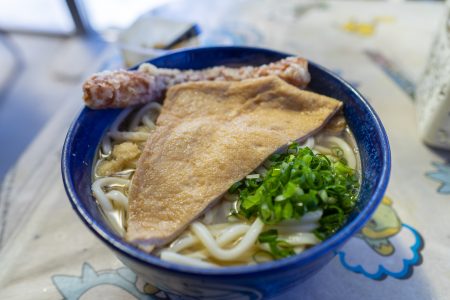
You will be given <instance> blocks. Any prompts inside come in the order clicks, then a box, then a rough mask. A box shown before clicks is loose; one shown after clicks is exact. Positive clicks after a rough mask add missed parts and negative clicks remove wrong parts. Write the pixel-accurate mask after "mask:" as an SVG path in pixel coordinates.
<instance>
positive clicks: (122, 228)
mask: <svg viewBox="0 0 450 300" xmlns="http://www.w3.org/2000/svg"><path fill="white" fill-rule="evenodd" d="M160 110H161V106H160V105H159V104H158V103H156V102H151V103H149V104H147V105H145V106H142V107H140V108H137V109H136V108H128V109H125V110H124V111H123V112H122V113H121V114H120V115H119V117H118V118H117V119H116V121H115V122H114V123H113V124H112V126H111V128H110V129H109V131H108V132H107V134H106V135H105V137H104V138H103V140H102V142H101V145H100V148H99V152H98V157H97V161H96V163H95V170H94V178H93V184H92V191H93V194H94V196H95V198H96V200H97V202H98V204H99V206H100V207H101V209H102V211H103V213H104V214H105V216H106V218H107V219H108V221H109V223H110V224H111V226H112V228H114V230H115V231H116V232H117V233H119V234H120V235H122V236H123V235H124V234H125V232H126V230H127V216H128V189H129V186H130V184H131V180H132V178H133V174H134V172H135V169H136V164H137V161H138V159H139V157H140V154H141V153H142V151H143V148H144V145H145V142H146V140H147V138H148V136H149V134H150V132H151V131H152V130H153V129H154V128H155V122H156V118H157V117H158V114H159V112H160ZM341 125H342V124H341ZM304 149H311V150H310V151H311V153H309V152H307V151H308V150H304ZM287 151H288V152H289V151H291V152H292V153H293V154H295V155H298V154H299V153H300V151H303V152H305V151H306V152H305V155H306V156H308V155H309V156H313V157H314V156H317V157H318V159H322V160H323V162H325V163H326V161H328V162H329V163H334V162H343V164H342V165H343V166H344V167H347V168H348V169H349V170H355V171H354V174H353V175H352V176H353V177H354V180H355V181H357V183H355V184H354V186H353V187H352V188H355V187H357V186H358V183H359V178H360V161H359V156H358V150H357V148H356V143H355V141H354V138H353V136H352V133H351V132H350V130H349V128H348V127H347V126H346V125H345V123H344V124H343V126H340V128H339V129H337V130H336V129H334V130H327V129H323V130H322V131H321V132H319V133H318V134H316V135H314V136H312V137H309V138H308V139H307V140H306V141H304V142H303V144H301V145H293V146H292V147H290V148H289V149H288V150H287ZM279 163H280V164H283V162H282V161H280V162H279ZM274 164H275V162H274V161H273V159H268V160H266V161H265V162H264V163H263V164H262V165H261V166H260V167H258V168H257V169H256V170H255V171H254V172H253V173H252V174H249V175H248V176H247V177H246V178H244V179H243V181H242V182H241V190H240V191H239V188H238V189H237V190H234V191H232V189H230V191H229V192H227V193H225V194H224V195H223V197H222V198H221V199H219V200H218V201H217V202H216V204H215V205H214V206H212V207H210V208H209V209H208V210H207V211H206V212H205V214H204V215H203V216H201V217H200V218H199V219H197V220H196V221H194V222H193V223H192V224H190V226H189V227H188V228H187V229H186V230H185V231H184V232H182V233H181V234H180V235H179V236H178V237H177V238H176V239H175V240H174V241H172V242H171V243H170V244H169V245H166V246H165V247H159V248H156V249H151V251H152V254H154V255H156V256H159V257H160V258H161V259H163V260H168V261H171V262H175V263H180V264H185V265H191V266H198V267H218V266H232V265H252V264H256V263H262V262H266V261H270V260H273V259H278V258H282V257H286V256H289V255H293V254H298V253H301V252H303V251H305V250H306V249H308V248H310V247H312V246H314V245H316V244H318V243H320V242H321V240H323V239H325V238H327V237H328V235H324V234H323V230H322V229H323V228H322V227H323V224H321V222H322V221H321V220H323V219H324V218H323V217H324V210H323V209H322V208H320V207H317V208H313V209H311V208H309V209H307V210H306V211H305V213H304V214H302V215H301V216H299V217H298V218H291V219H289V220H281V221H279V222H272V221H270V218H269V219H267V220H261V218H258V217H254V216H250V217H245V212H242V202H243V200H242V198H243V197H242V193H243V192H244V190H245V189H243V188H242V187H243V186H245V184H248V183H247V182H250V184H252V182H256V183H258V184H261V183H262V181H263V179H264V178H266V177H265V176H266V174H267V172H272V173H273V172H274V171H273V165H274ZM271 168H272V169H271ZM247 192H248V189H247ZM297 192H298V191H297ZM301 192H302V193H304V192H305V191H301ZM239 193H241V194H239ZM356 196H357V191H352V197H353V198H352V199H356ZM318 197H321V198H320V199H322V202H325V200H324V199H326V201H328V202H329V205H328V207H332V206H333V201H336V199H334V198H333V196H332V195H328V194H327V193H326V192H321V195H319V196H318ZM353 205H354V203H353ZM286 206H287V205H284V210H286V212H285V214H289V211H290V210H289V207H287V208H286ZM352 208H353V207H351V209H352ZM349 209H350V208H349ZM326 213H327V214H329V213H328V212H326ZM291 214H292V212H291ZM341 221H342V222H341V223H343V222H344V221H345V220H341ZM322 223H323V222H322ZM321 230H322V234H321ZM333 230H336V228H334V229H333ZM327 234H329V233H327ZM255 239H257V242H256V243H255V242H254V240H255ZM147 250H150V249H147Z"/></svg>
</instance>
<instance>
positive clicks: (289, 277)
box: [61, 47, 390, 299]
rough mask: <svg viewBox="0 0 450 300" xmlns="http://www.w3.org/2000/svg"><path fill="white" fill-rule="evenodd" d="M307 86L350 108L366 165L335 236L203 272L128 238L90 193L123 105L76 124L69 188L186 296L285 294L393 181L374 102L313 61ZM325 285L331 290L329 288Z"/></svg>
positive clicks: (134, 264) (208, 63)
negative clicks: (256, 261) (268, 258)
mask: <svg viewBox="0 0 450 300" xmlns="http://www.w3.org/2000/svg"><path fill="white" fill-rule="evenodd" d="M286 56H288V55H287V54H284V53H280V52H276V51H272V50H267V49H259V48H248V47H208V48H196V49H188V50H183V51H179V52H174V53H171V54H168V55H165V56H161V57H158V58H155V59H152V60H150V61H149V62H150V63H152V64H154V65H156V66H157V67H165V68H178V69H202V68H206V67H212V66H217V65H232V66H237V65H260V64H265V63H269V62H272V61H276V60H279V59H281V58H284V57H286ZM309 72H310V73H311V83H310V84H309V86H308V89H310V90H312V91H314V92H316V93H319V94H323V95H326V96H330V97H333V98H337V99H339V100H341V101H343V102H344V113H345V117H346V119H347V122H348V125H349V127H350V129H351V130H352V132H353V134H354V136H355V139H356V142H357V144H358V147H359V153H360V157H361V163H362V164H361V166H362V182H361V190H360V193H359V197H358V204H357V208H356V209H355V211H354V212H353V214H352V215H351V216H350V218H349V220H348V222H347V224H346V225H345V226H344V227H343V228H342V229H341V230H340V231H339V232H337V233H336V234H335V235H333V236H332V237H331V238H329V239H328V240H326V241H324V242H322V243H321V244H319V245H317V246H314V247H312V248H311V249H308V250H306V251H305V252H303V253H301V254H299V255H296V256H292V257H289V258H285V259H282V260H278V261H274V262H269V263H264V264H260V265H255V266H242V267H226V268H214V269H203V268H195V267H189V266H183V265H177V264H174V263H170V262H166V261H162V260H160V259H159V258H157V257H154V256H152V255H150V254H148V253H145V252H143V251H141V250H139V249H137V248H136V247H134V246H132V245H130V244H128V243H127V242H125V241H124V240H123V239H122V238H121V237H120V236H119V235H117V234H116V233H115V232H114V231H113V230H112V229H111V228H110V226H109V225H108V223H107V221H106V220H105V219H104V217H103V216H102V213H101V211H100V207H99V206H98V205H97V203H96V201H95V199H94V198H93V196H92V192H91V183H92V178H93V174H92V171H93V162H94V160H95V157H96V153H97V150H98V146H99V143H100V140H101V139H102V137H103V135H104V133H105V132H106V131H107V130H108V128H109V126H110V125H111V123H112V122H113V121H114V119H115V118H116V117H117V115H118V114H119V113H120V110H91V109H89V108H85V109H83V111H82V112H81V113H80V115H79V116H78V118H77V119H76V120H75V121H74V123H73V124H72V126H71V127H70V129H69V132H68V134H67V137H66V141H65V144H64V148H63V156H62V161H61V166H62V173H63V179H64V185H65V188H66V192H67V195H68V197H69V200H70V201H71V204H72V206H73V208H74V209H75V211H76V212H77V213H78V215H79V217H80V218H81V220H82V221H83V222H84V223H85V224H86V225H87V226H88V228H89V229H90V230H92V232H93V233H94V234H95V235H96V236H97V237H98V238H99V239H100V240H102V241H103V242H104V243H106V245H108V246H109V247H110V248H111V249H112V250H113V251H114V252H115V254H116V255H117V257H118V258H119V259H120V260H121V261H122V262H123V263H124V264H125V265H127V266H128V267H130V268H131V269H132V270H133V271H134V272H136V273H137V274H138V275H139V276H141V277H142V278H143V279H144V280H146V281H147V282H149V283H151V284H153V285H155V286H156V287H158V288H159V289H161V290H163V291H166V292H167V293H169V294H170V295H173V296H175V297H180V298H182V299H186V298H188V299H190V297H192V298H195V299H235V298H236V299H241V298H246V299H261V298H267V297H271V296H273V295H276V294H279V293H282V292H284V291H286V290H287V289H290V288H292V287H294V286H296V285H297V284H299V283H301V282H303V281H304V280H306V279H307V278H309V277H310V276H312V275H313V274H314V273H316V272H317V271H319V270H320V269H321V268H322V267H323V266H325V265H326V264H327V263H328V262H329V261H330V260H331V259H332V258H333V257H334V256H335V255H336V251H337V250H338V249H339V248H340V247H341V246H342V245H344V243H345V242H346V241H347V240H348V239H349V238H351V237H352V236H353V235H354V234H355V233H357V232H358V231H359V230H360V229H361V228H362V227H363V225H364V224H365V223H366V222H367V221H368V220H369V218H370V216H371V215H372V213H373V212H374V210H375V208H376V207H377V205H378V204H379V202H380V201H381V199H382V197H383V195H384V192H385V190H386V186H387V183H388V180H389V173H390V149H389V143H388V139H387V136H386V133H385V130H384V128H383V126H382V124H381V122H380V120H379V118H378V117H377V115H376V113H375V112H374V111H373V109H372V108H371V106H370V105H369V104H368V102H367V100H365V99H364V98H363V97H362V96H361V95H360V94H359V93H358V92H357V91H356V90H355V89H354V88H352V87H351V86H350V85H349V84H348V83H346V82H345V81H343V80H342V79H341V78H339V77H337V76H336V75H334V74H333V73H331V72H330V71H328V70H326V69H325V68H323V67H321V66H319V65H316V64H314V63H310V64H309ZM324 288H326V287H324Z"/></svg>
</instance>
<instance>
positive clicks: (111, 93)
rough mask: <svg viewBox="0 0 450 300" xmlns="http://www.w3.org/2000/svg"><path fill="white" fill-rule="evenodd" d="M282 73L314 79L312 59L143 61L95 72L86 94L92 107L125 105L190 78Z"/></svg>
mask: <svg viewBox="0 0 450 300" xmlns="http://www.w3.org/2000/svg"><path fill="white" fill-rule="evenodd" d="M270 75H274V76H278V77H280V78H281V79H283V80H285V81H286V82H288V83H291V84H293V85H295V86H297V87H300V88H303V87H305V86H306V85H307V84H308V83H309V80H310V75H309V72H308V62H307V61H306V60H305V59H303V58H300V57H288V58H285V59H282V60H280V61H277V62H274V63H271V64H268V65H262V66H258V67H253V66H245V67H240V68H230V67H225V66H220V67H214V68H209V69H204V70H196V71H194V70H186V71H182V70H177V69H162V68H161V69H159V68H156V67H155V66H153V65H151V64H143V65H141V66H140V68H139V69H138V70H137V71H125V70H119V71H105V72H101V73H97V74H94V75H93V76H92V77H91V78H89V79H87V80H86V81H85V83H84V85H83V98H84V101H85V104H86V105H87V106H89V107H90V108H94V109H101V108H123V107H127V106H130V105H137V104H142V103H147V102H150V101H154V100H158V99H160V98H161V97H162V96H163V95H164V93H165V92H166V90H167V89H168V88H169V87H171V86H173V85H175V84H179V83H183V82H190V81H240V80H243V79H249V78H259V77H264V76H270Z"/></svg>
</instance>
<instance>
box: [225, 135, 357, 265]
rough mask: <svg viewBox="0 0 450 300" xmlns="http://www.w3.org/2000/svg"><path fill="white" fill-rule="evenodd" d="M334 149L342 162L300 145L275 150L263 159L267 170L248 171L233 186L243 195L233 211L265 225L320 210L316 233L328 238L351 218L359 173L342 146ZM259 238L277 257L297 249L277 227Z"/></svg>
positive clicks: (319, 236) (295, 144)
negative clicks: (289, 243)
mask: <svg viewBox="0 0 450 300" xmlns="http://www.w3.org/2000/svg"><path fill="white" fill-rule="evenodd" d="M333 150H334V151H333V152H334V153H335V154H336V155H337V156H341V157H339V158H340V159H339V160H336V161H333V160H331V159H330V158H329V157H327V156H325V155H322V154H315V153H314V152H313V151H312V150H311V149H310V148H308V147H300V146H299V145H298V144H297V143H292V144H290V145H289V146H288V149H287V151H286V152H285V153H276V154H273V155H272V156H270V158H269V160H268V161H266V162H265V163H264V165H265V166H266V167H267V172H265V173H264V174H251V175H248V176H247V177H246V178H244V179H243V180H241V181H239V182H237V183H235V184H233V186H232V187H231V188H230V189H229V193H231V194H238V195H239V200H238V205H236V207H235V212H236V213H237V214H238V215H240V216H241V217H243V218H246V219H254V218H256V217H259V218H260V219H261V220H262V221H263V222H264V223H265V224H278V223H280V222H281V221H285V220H292V219H295V220H300V219H301V217H302V216H303V215H304V214H305V213H307V212H310V211H315V210H318V209H321V210H323V216H322V218H321V219H320V221H319V224H320V226H319V228H317V229H316V230H315V234H316V235H317V237H318V238H320V239H326V238H328V237H329V236H330V235H332V234H334V233H335V232H336V231H337V230H339V229H340V228H341V227H342V226H343V225H344V224H345V222H346V221H347V218H348V216H349V214H350V213H351V212H352V210H353V209H354V207H355V205H356V199H357V194H358V188H359V181H358V174H357V173H356V171H355V170H354V169H352V168H350V167H349V166H348V165H347V163H346V162H345V160H343V159H342V156H343V152H342V149H339V150H340V151H341V152H342V153H341V152H339V151H338V149H337V148H336V149H335V148H333ZM269 162H270V163H269ZM259 242H260V243H268V245H269V248H270V251H271V255H273V256H274V257H275V258H280V257H285V256H288V255H292V254H293V253H294V250H293V248H292V247H291V246H289V245H287V244H286V243H285V242H282V241H280V240H279V239H278V234H277V233H276V231H271V230H269V231H266V232H263V233H261V235H260V236H259Z"/></svg>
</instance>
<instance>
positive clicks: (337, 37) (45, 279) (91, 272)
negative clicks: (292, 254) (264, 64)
mask: <svg viewBox="0 0 450 300" xmlns="http://www.w3.org/2000/svg"><path fill="white" fill-rule="evenodd" d="M213 5H216V6H217V5H218V4H217V3H214V4H213V1H194V2H189V4H188V3H187V2H184V1H182V2H175V3H172V4H170V5H168V6H165V7H163V8H160V9H157V10H155V11H153V12H152V14H155V15H160V16H164V17H169V18H176V19H183V20H188V21H195V22H197V23H198V24H199V25H200V26H201V28H202V36H201V39H200V40H201V44H202V45H217V44H227V45H230V44H231V45H234V44H239V45H257V46H261V47H268V48H273V49H276V50H281V51H284V52H290V53H294V54H298V55H302V56H305V57H307V58H309V59H311V60H313V61H315V62H316V63H319V64H321V65H323V66H326V67H327V68H329V69H331V70H333V71H334V72H336V73H338V74H340V75H341V76H342V77H343V78H344V79H346V80H347V81H349V82H350V83H352V84H353V85H354V86H355V87H356V88H357V89H358V90H360V91H361V92H362V94H363V95H365V96H366V97H367V98H368V99H369V101H370V103H371V104H372V105H373V107H374V108H375V110H376V111H377V113H378V114H379V116H380V118H381V120H382V122H383V124H384V125H385V127H386V130H387V133H388V135H389V139H390V143H391V148H392V173H391V181H390V184H389V187H388V191H387V194H386V197H385V198H384V199H383V202H382V204H381V205H380V207H379V209H378V210H377V212H376V213H375V215H374V217H373V219H372V222H371V225H370V226H368V227H366V229H365V230H363V231H362V232H361V233H359V234H358V235H356V236H355V237H353V238H352V239H351V240H350V241H349V242H348V243H347V244H346V245H345V246H344V247H343V249H341V250H340V251H339V253H338V255H337V256H336V258H335V259H333V261H332V262H331V263H330V264H328V265H327V266H326V267H325V268H324V269H323V270H321V271H320V272H319V273H318V274H317V275H315V276H314V277H312V278H311V279H309V280H308V281H307V282H305V283H304V284H302V285H301V286H299V287H297V288H295V289H294V290H293V291H290V292H288V293H287V294H284V295H283V296H280V297H278V298H277V299H298V295H299V294H300V293H301V295H302V299H303V298H304V299H360V298H361V297H364V298H365V299H381V298H387V299H445V298H447V297H448V296H447V295H448V294H449V293H450V289H449V285H448V280H449V278H450V253H449V251H448V249H449V247H450V230H449V229H448V228H450V219H449V218H447V213H446V212H447V211H449V209H450V199H449V198H450V197H449V195H448V194H449V193H450V185H449V184H450V165H449V164H446V161H447V159H448V158H449V155H447V154H446V153H442V152H438V151H434V150H432V149H430V148H428V147H426V146H424V145H423V144H422V143H421V141H420V139H419V137H418V133H417V128H416V122H415V114H416V112H415V106H414V101H413V99H412V98H411V93H412V91H413V90H414V86H415V83H416V82H417V81H418V80H420V74H421V72H422V70H423V68H424V66H425V64H426V59H427V55H428V52H429V49H430V46H431V43H432V40H433V37H434V33H435V32H436V29H437V28H438V26H439V25H440V21H442V20H443V12H444V5H443V4H442V3H415V2H414V3H384V2H299V1H276V0H263V1H256V0H254V1H239V0H233V1H227V2H225V1H223V2H220V5H221V6H220V7H219V8H217V7H213ZM187 8H189V11H190V13H189V16H188V15H187V14H185V13H184V12H185V11H186V10H187ZM205 12H208V13H205ZM117 57H118V52H117V50H116V49H114V48H113V47H112V48H111V49H109V50H108V51H106V53H105V55H103V56H102V58H101V59H99V60H98V62H97V64H96V65H95V66H92V70H89V71H88V72H92V71H93V70H100V69H104V68H115V67H118V66H117V62H118V61H120V60H118V59H117ZM80 99H81V90H80V89H79V88H77V89H76V90H75V91H73V92H72V96H71V98H70V99H68V100H67V102H66V103H65V104H64V105H63V107H62V108H61V110H60V111H59V113H58V114H56V115H55V116H54V117H53V118H52V119H51V120H50V121H49V122H48V123H47V125H46V126H45V127H44V129H43V130H41V132H40V133H39V135H38V136H37V137H36V139H35V140H34V141H33V143H32V144H31V145H30V146H29V148H28V149H27V151H26V152H25V153H24V154H23V155H22V156H21V158H20V159H19V161H18V163H17V164H16V166H15V167H14V168H13V169H12V170H11V171H10V172H9V173H8V174H7V176H6V178H5V179H4V181H3V183H2V185H1V189H0V299H61V298H65V299H81V298H82V299H97V298H98V297H100V296H103V297H107V298H108V299H164V297H165V296H166V295H165V294H164V293H163V292H161V291H158V290H156V289H153V290H152V293H150V292H149V288H148V285H147V286H146V287H145V288H144V283H143V282H142V281H141V280H140V279H139V278H136V276H135V275H134V274H133V273H132V272H131V271H129V270H128V269H127V268H126V267H124V266H123V265H122V264H121V263H120V262H119V261H118V260H117V259H116V258H115V257H114V255H113V254H112V253H111V252H110V251H109V250H108V249H107V248H106V246H105V245H103V244H102V243H101V242H99V241H98V240H97V239H96V238H95V237H94V235H92V234H91V233H90V232H89V231H88V230H87V229H86V228H85V226H84V225H83V224H82V223H81V221H80V220H79V219H78V217H77V216H76V214H75V213H74V212H73V211H72V208H71V207H70V204H69V202H68V200H67V197H66V195H65V192H64V188H63V185H62V180H61V175H60V157H61V147H62V143H63V141H64V137H65V134H66V131H67V128H68V126H69V125H70V123H71V121H72V120H73V119H74V118H75V116H76V115H77V113H78V112H79V110H80V109H81V108H82V102H81V100H80ZM324 283H326V288H324ZM150 294H151V295H150ZM106 295H107V296H106Z"/></svg>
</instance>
